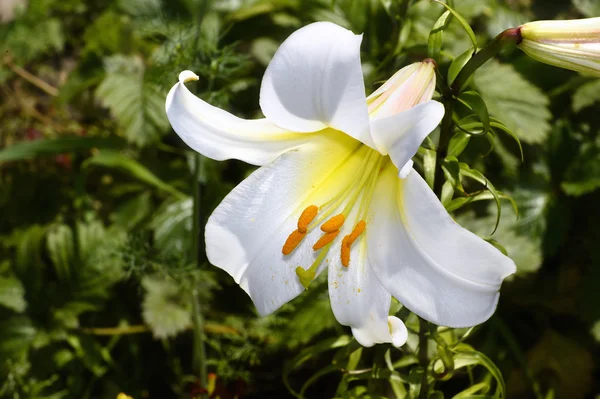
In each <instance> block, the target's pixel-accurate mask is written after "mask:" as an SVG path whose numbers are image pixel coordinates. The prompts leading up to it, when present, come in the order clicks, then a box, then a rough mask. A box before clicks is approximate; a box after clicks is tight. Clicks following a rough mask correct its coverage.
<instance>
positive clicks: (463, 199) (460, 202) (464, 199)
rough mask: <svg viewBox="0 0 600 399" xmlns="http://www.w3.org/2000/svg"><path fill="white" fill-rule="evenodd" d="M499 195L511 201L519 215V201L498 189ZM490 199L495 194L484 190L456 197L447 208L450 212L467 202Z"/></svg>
mask: <svg viewBox="0 0 600 399" xmlns="http://www.w3.org/2000/svg"><path fill="white" fill-rule="evenodd" d="M498 197H499V198H501V199H504V200H508V201H510V204H511V206H512V208H513V211H514V212H515V215H517V216H518V215H519V211H518V208H517V203H516V202H515V200H514V199H513V198H512V197H510V196H508V195H506V194H504V193H501V192H500V191H498ZM490 200H495V197H494V195H493V194H492V193H491V192H489V191H484V192H480V193H477V194H475V195H470V196H466V197H458V198H455V199H453V200H452V201H450V202H449V203H448V204H447V205H446V210H447V211H448V212H453V211H455V210H457V209H460V208H462V207H463V206H465V205H467V204H470V203H471V202H477V201H490Z"/></svg>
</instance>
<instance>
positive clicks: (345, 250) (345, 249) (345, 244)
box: [341, 220, 367, 267]
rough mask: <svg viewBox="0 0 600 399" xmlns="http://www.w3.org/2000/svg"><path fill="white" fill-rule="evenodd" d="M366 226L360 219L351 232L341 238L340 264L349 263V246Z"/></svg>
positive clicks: (345, 264) (346, 265)
mask: <svg viewBox="0 0 600 399" xmlns="http://www.w3.org/2000/svg"><path fill="white" fill-rule="evenodd" d="M366 227H367V223H366V222H365V221H364V220H360V221H359V222H358V223H357V224H356V226H354V230H352V233H350V234H348V235H347V236H346V237H344V239H343V240H342V255H341V257H342V265H344V266H345V267H348V265H349V264H350V246H352V244H353V243H354V241H356V239H357V238H358V237H360V235H361V234H362V233H363V232H364V231H365V228H366Z"/></svg>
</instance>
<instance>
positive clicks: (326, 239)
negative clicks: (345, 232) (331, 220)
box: [313, 230, 340, 251]
mask: <svg viewBox="0 0 600 399" xmlns="http://www.w3.org/2000/svg"><path fill="white" fill-rule="evenodd" d="M338 234H340V231H339V230H337V231H334V232H333V233H326V234H323V235H322V236H321V238H319V240H318V241H317V243H316V244H315V245H313V249H314V250H315V251H317V250H319V249H321V248H323V247H324V246H325V245H327V244H329V243H331V242H332V241H333V240H334V239H335V237H337V236H338Z"/></svg>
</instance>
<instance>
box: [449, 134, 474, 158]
mask: <svg viewBox="0 0 600 399" xmlns="http://www.w3.org/2000/svg"><path fill="white" fill-rule="evenodd" d="M470 139H471V135H469V134H467V133H465V132H462V131H458V132H456V133H455V134H454V135H453V136H452V138H451V139H450V143H448V156H451V157H458V156H459V155H460V154H462V152H463V151H464V149H465V148H467V144H469V140H470Z"/></svg>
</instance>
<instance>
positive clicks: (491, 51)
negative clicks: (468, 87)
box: [452, 28, 521, 95]
mask: <svg viewBox="0 0 600 399" xmlns="http://www.w3.org/2000/svg"><path fill="white" fill-rule="evenodd" d="M520 42H521V29H520V28H511V29H507V30H505V31H504V32H502V33H500V34H499V35H498V36H496V37H495V38H494V40H492V42H491V43H490V44H488V45H487V46H486V47H485V48H483V49H481V51H479V52H478V53H476V54H474V55H473V57H471V59H470V60H469V62H467V63H466V64H465V66H464V67H463V68H462V69H461V71H460V72H459V73H458V75H457V76H456V79H454V82H452V91H453V92H454V94H455V95H459V94H460V93H461V91H462V89H463V87H464V85H465V84H466V83H467V81H468V80H469V78H470V77H471V75H473V73H474V72H475V71H476V70H477V69H479V67H481V66H482V65H483V64H485V63H486V62H487V61H488V60H489V59H490V58H492V57H495V56H496V55H497V54H498V53H499V52H500V51H501V50H502V49H504V48H505V47H507V46H512V45H514V44H519V43H520Z"/></svg>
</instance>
